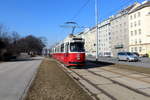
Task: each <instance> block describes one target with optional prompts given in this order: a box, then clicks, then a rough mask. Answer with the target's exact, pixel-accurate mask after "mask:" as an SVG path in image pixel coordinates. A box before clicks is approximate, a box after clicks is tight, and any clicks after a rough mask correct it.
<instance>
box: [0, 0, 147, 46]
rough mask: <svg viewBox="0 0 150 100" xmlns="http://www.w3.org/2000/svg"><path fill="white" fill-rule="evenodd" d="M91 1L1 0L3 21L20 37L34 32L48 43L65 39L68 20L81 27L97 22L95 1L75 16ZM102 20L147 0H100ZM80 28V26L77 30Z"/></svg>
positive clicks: (1, 20) (67, 31) (0, 6)
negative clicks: (135, 3)
mask: <svg viewBox="0 0 150 100" xmlns="http://www.w3.org/2000/svg"><path fill="white" fill-rule="evenodd" d="M87 1H88V0H0V24H4V25H5V26H7V27H8V28H9V30H10V31H17V32H18V33H19V34H21V36H26V35H29V34H33V35H35V36H42V37H46V38H47V40H48V44H49V45H52V44H53V43H55V42H57V41H60V40H62V39H64V38H65V37H66V36H67V35H68V34H69V32H71V29H64V28H61V27H60V25H62V24H64V22H66V21H75V22H77V23H78V24H79V25H80V26H87V27H92V26H94V25H95V19H94V18H95V17H94V0H89V2H88V4H87V5H86V6H85V7H84V8H83V9H82V10H81V11H80V13H78V14H77V17H76V18H74V19H72V17H73V16H74V15H76V13H77V12H78V10H79V9H80V8H81V7H82V6H83V5H84V4H85V3H86V2H87ZM98 1H99V14H100V16H99V20H103V19H105V18H107V17H108V16H110V15H112V14H114V13H116V12H117V11H118V10H120V9H121V8H123V7H126V6H127V5H130V4H133V2H135V1H139V2H141V1H144V0H98ZM79 31H81V29H77V30H76V32H79Z"/></svg>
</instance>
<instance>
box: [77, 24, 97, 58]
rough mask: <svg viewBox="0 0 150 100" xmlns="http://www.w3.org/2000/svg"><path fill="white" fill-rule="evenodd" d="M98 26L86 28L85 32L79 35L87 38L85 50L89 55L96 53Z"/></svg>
mask: <svg viewBox="0 0 150 100" xmlns="http://www.w3.org/2000/svg"><path fill="white" fill-rule="evenodd" d="M95 33H96V28H95V27H93V28H91V29H89V28H87V29H85V30H84V32H81V33H79V34H78V36H79V37H82V38H84V39H85V44H84V47H85V52H86V54H87V55H93V56H95V54H96V48H95V47H96V34H95Z"/></svg>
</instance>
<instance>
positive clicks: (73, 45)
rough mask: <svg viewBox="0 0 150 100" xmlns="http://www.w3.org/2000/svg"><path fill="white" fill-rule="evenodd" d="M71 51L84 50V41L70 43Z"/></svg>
mask: <svg viewBox="0 0 150 100" xmlns="http://www.w3.org/2000/svg"><path fill="white" fill-rule="evenodd" d="M70 51H71V52H84V43H81V42H75V43H70Z"/></svg>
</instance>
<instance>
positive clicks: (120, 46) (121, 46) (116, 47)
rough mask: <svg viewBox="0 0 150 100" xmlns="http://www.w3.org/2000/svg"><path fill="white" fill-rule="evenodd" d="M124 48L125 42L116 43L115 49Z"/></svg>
mask: <svg viewBox="0 0 150 100" xmlns="http://www.w3.org/2000/svg"><path fill="white" fill-rule="evenodd" d="M121 48H123V44H119V45H115V49H121Z"/></svg>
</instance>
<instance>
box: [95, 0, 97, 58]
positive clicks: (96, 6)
mask: <svg viewBox="0 0 150 100" xmlns="http://www.w3.org/2000/svg"><path fill="white" fill-rule="evenodd" d="M95 23H96V61H98V0H95Z"/></svg>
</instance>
